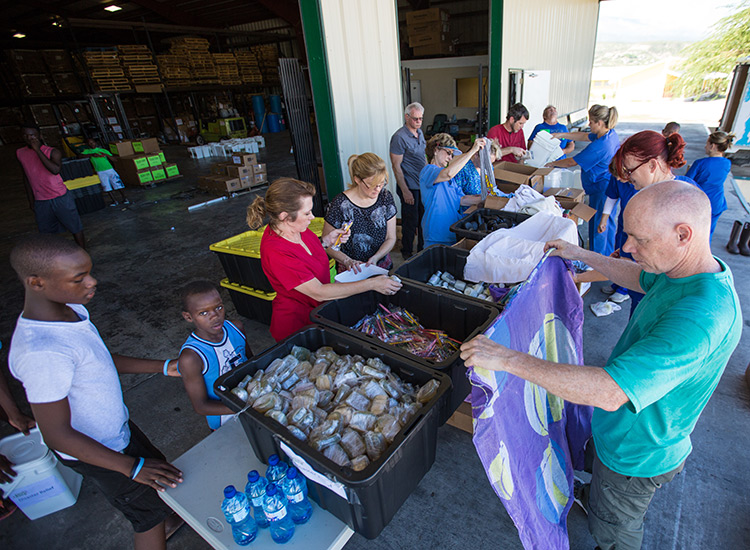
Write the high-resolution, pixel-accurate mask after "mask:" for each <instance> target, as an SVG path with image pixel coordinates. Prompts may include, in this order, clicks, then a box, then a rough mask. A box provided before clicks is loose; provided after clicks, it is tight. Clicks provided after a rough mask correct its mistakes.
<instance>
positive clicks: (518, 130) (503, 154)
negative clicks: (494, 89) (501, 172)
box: [487, 103, 529, 162]
mask: <svg viewBox="0 0 750 550" xmlns="http://www.w3.org/2000/svg"><path fill="white" fill-rule="evenodd" d="M527 120H529V110H528V109H527V108H526V107H524V106H523V104H521V103H516V104H515V105H513V106H512V107H511V108H510V109H508V116H507V118H506V119H505V122H503V123H502V124H498V125H497V126H493V127H492V128H490V131H489V132H487V137H488V138H490V139H492V140H495V141H496V142H497V143H498V145H500V155H499V156H500V158H499V159H498V160H505V161H508V162H518V161H519V160H520V159H521V158H522V157H523V156H524V154H526V138H525V137H524V135H523V125H524V124H526V121H527Z"/></svg>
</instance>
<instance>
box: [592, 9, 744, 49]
mask: <svg viewBox="0 0 750 550" xmlns="http://www.w3.org/2000/svg"><path fill="white" fill-rule="evenodd" d="M739 3H740V0H607V1H606V2H601V4H600V8H599V30H598V36H597V40H598V41H599V42H650V41H655V40H660V41H661V40H668V41H673V40H676V41H680V42H695V41H698V40H702V39H703V38H706V37H707V36H708V34H709V33H710V31H711V26H712V25H713V24H714V23H716V22H717V21H718V20H719V19H721V18H722V17H726V16H727V15H731V14H732V13H733V12H735V11H737V5H738V4H739Z"/></svg>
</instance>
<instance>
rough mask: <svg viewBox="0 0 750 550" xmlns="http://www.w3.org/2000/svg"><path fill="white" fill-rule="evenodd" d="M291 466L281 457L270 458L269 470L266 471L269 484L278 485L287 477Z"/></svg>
mask: <svg viewBox="0 0 750 550" xmlns="http://www.w3.org/2000/svg"><path fill="white" fill-rule="evenodd" d="M287 468H289V466H287V465H286V462H284V461H283V460H281V459H280V458H279V455H271V456H269V457H268V468H267V469H266V479H267V480H268V483H278V482H279V481H280V480H281V479H282V478H283V477H284V476H285V475H286V470H287Z"/></svg>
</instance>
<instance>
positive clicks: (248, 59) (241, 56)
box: [234, 51, 263, 84]
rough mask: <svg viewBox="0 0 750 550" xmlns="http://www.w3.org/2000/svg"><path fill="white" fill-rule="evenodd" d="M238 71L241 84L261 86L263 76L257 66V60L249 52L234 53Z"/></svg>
mask: <svg viewBox="0 0 750 550" xmlns="http://www.w3.org/2000/svg"><path fill="white" fill-rule="evenodd" d="M234 56H235V58H236V59H237V65H238V66H239V69H240V78H241V79H242V83H243V84H263V75H262V74H261V72H260V67H259V66H258V58H257V57H255V54H254V53H253V52H250V51H242V52H234Z"/></svg>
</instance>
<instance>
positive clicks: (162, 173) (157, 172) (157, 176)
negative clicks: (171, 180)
mask: <svg viewBox="0 0 750 550" xmlns="http://www.w3.org/2000/svg"><path fill="white" fill-rule="evenodd" d="M151 174H152V176H153V178H154V181H160V180H164V179H167V171H166V170H164V168H162V167H159V168H153V169H152V170H151Z"/></svg>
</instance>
